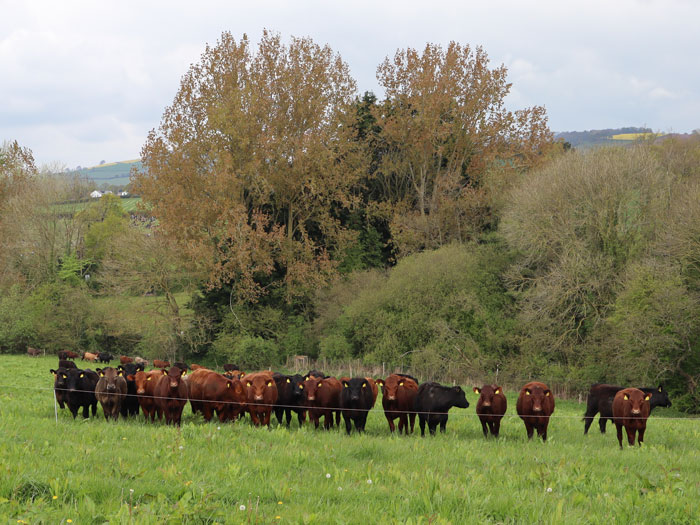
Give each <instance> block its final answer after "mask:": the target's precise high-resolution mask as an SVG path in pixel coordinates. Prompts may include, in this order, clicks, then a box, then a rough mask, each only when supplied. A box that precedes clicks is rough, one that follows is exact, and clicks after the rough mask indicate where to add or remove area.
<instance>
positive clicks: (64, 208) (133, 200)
mask: <svg viewBox="0 0 700 525" xmlns="http://www.w3.org/2000/svg"><path fill="white" fill-rule="evenodd" d="M94 202H95V201H94V200H92V199H90V200H88V201H83V202H65V203H62V204H54V205H53V206H52V210H53V211H55V212H58V213H66V214H75V213H78V212H79V211H82V210H84V209H85V208H87V207H88V206H89V205H90V204H92V203H94ZM140 202H141V197H128V198H125V199H119V204H121V206H122V209H123V210H124V211H126V212H131V211H135V210H136V208H137V206H138V204H139V203H140Z"/></svg>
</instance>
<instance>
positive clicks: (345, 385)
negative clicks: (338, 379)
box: [343, 381, 364, 388]
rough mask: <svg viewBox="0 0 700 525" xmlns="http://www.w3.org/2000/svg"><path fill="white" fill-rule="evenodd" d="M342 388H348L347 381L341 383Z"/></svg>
mask: <svg viewBox="0 0 700 525" xmlns="http://www.w3.org/2000/svg"><path fill="white" fill-rule="evenodd" d="M343 386H344V387H345V388H350V385H349V384H348V382H347V381H343ZM362 386H364V385H362Z"/></svg>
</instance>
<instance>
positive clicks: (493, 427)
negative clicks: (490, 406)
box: [491, 419, 501, 437]
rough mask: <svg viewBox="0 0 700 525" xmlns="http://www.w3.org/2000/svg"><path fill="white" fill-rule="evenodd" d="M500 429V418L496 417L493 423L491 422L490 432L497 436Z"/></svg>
mask: <svg viewBox="0 0 700 525" xmlns="http://www.w3.org/2000/svg"><path fill="white" fill-rule="evenodd" d="M500 430H501V420H500V419H497V420H496V421H494V422H493V423H491V433H492V434H493V436H494V437H498V433H499V432H500Z"/></svg>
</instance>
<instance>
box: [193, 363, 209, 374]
mask: <svg viewBox="0 0 700 525" xmlns="http://www.w3.org/2000/svg"><path fill="white" fill-rule="evenodd" d="M200 368H203V369H206V367H205V366H202V365H198V364H197V363H192V364H191V365H190V370H192V371H193V372H194V371H195V370H199V369H200Z"/></svg>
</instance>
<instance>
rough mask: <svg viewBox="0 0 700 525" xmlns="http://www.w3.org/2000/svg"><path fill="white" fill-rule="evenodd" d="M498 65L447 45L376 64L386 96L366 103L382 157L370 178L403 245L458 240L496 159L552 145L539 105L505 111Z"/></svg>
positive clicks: (479, 52)
mask: <svg viewBox="0 0 700 525" xmlns="http://www.w3.org/2000/svg"><path fill="white" fill-rule="evenodd" d="M506 73H507V71H506V68H505V66H503V65H501V66H499V67H496V68H494V69H490V68H489V60H488V56H487V54H486V52H485V51H484V50H483V49H482V48H480V47H477V48H476V49H472V48H471V47H469V46H468V45H465V46H462V45H460V44H457V43H455V42H451V43H450V44H449V46H448V47H447V49H443V48H442V47H441V46H439V45H435V44H427V45H426V47H425V49H424V50H423V53H422V54H420V53H419V52H418V51H416V50H415V49H411V48H407V49H405V50H399V51H397V52H396V54H395V56H394V58H393V59H392V60H390V59H389V58H388V57H387V58H386V59H385V60H384V62H383V63H382V64H381V65H380V66H379V67H378V69H377V78H378V80H379V83H380V84H381V85H382V86H383V87H384V89H385V90H386V95H387V99H386V101H385V102H384V103H383V104H380V105H377V106H375V107H374V113H375V117H376V122H377V125H378V126H379V127H380V128H381V139H382V146H381V147H382V148H383V150H384V154H383V156H382V160H381V164H380V166H379V169H378V173H377V176H378V178H379V179H380V181H381V186H382V187H383V188H384V198H385V199H386V200H388V201H389V202H392V203H394V205H395V212H394V219H393V223H392V234H393V236H394V242H395V243H396V244H398V247H399V248H400V249H401V250H402V251H403V252H410V251H413V250H416V249H419V250H420V249H423V248H427V247H435V246H439V245H442V244H445V243H447V242H450V241H451V240H454V239H457V240H465V239H467V238H469V237H470V236H471V235H472V234H473V232H474V230H475V229H476V230H478V229H479V228H481V224H480V223H481V222H482V221H483V217H484V215H485V214H486V213H487V210H484V209H482V208H484V207H485V205H484V203H483V199H482V198H481V196H480V194H479V183H480V178H481V177H482V176H483V174H484V173H485V171H486V170H487V169H489V168H491V167H493V166H494V165H497V166H506V167H508V169H510V170H512V171H514V172H520V171H523V170H526V169H530V168H532V167H533V166H535V165H537V164H538V163H539V162H540V161H541V160H542V159H544V158H546V154H547V152H548V151H549V149H550V148H551V147H552V144H553V142H552V134H551V132H550V131H549V129H548V127H547V117H546V113H545V110H544V108H543V107H540V106H535V107H532V108H527V109H523V110H519V111H515V112H511V111H508V110H506V109H505V105H504V100H505V97H506V95H507V94H508V92H509V91H510V86H511V85H510V84H509V83H507V81H506Z"/></svg>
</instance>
